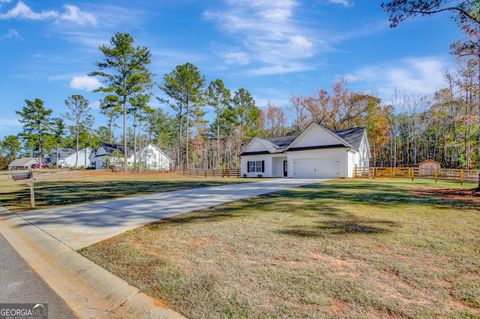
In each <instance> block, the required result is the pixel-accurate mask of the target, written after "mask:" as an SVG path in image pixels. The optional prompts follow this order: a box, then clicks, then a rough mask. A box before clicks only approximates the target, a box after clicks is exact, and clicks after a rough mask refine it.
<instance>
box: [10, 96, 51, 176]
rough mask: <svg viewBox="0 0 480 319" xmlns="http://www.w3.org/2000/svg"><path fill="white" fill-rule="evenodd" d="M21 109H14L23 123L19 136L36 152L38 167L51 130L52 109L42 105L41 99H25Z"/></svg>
mask: <svg viewBox="0 0 480 319" xmlns="http://www.w3.org/2000/svg"><path fill="white" fill-rule="evenodd" d="M25 104H26V105H25V106H23V107H22V110H21V111H16V113H17V114H18V115H19V116H20V119H19V121H20V123H22V124H23V132H21V133H20V134H19V136H20V137H21V138H22V139H23V140H24V141H25V142H26V144H27V146H28V147H30V149H31V150H32V152H36V153H37V155H38V160H39V163H40V167H41V164H42V156H43V152H44V149H45V144H46V142H47V138H48V136H49V134H50V132H51V127H52V119H51V114H52V110H51V109H49V108H46V107H45V106H44V102H43V101H42V100H41V99H38V98H37V99H35V100H33V101H32V100H25Z"/></svg>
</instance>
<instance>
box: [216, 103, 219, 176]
mask: <svg viewBox="0 0 480 319" xmlns="http://www.w3.org/2000/svg"><path fill="white" fill-rule="evenodd" d="M216 155H217V156H216V158H217V160H216V161H217V163H215V166H217V167H219V165H218V162H220V161H219V159H220V116H219V111H218V109H217V154H216Z"/></svg>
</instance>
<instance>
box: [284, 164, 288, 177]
mask: <svg viewBox="0 0 480 319" xmlns="http://www.w3.org/2000/svg"><path fill="white" fill-rule="evenodd" d="M287 175H288V165H287V161H283V177H287Z"/></svg>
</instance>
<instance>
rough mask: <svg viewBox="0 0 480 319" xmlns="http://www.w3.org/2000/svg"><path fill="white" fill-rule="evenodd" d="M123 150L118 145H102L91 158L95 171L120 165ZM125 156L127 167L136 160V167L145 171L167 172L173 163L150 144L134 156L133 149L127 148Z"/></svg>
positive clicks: (156, 147)
mask: <svg viewBox="0 0 480 319" xmlns="http://www.w3.org/2000/svg"><path fill="white" fill-rule="evenodd" d="M124 150H125V148H124V147H123V145H120V144H110V143H102V144H101V145H100V147H99V148H98V149H97V150H96V151H95V152H94V153H93V154H92V156H91V160H92V161H93V162H94V165H95V169H105V168H107V167H108V166H109V165H112V166H117V165H122V162H123V155H124ZM115 153H116V154H115ZM116 155H117V156H116ZM127 156H128V158H127V164H128V166H129V167H131V166H133V165H134V161H135V160H136V163H137V165H139V166H140V167H141V168H143V169H147V170H156V171H168V170H170V169H171V168H172V166H173V163H174V162H173V160H172V159H171V158H170V157H169V156H168V155H167V154H166V153H165V152H164V151H163V150H161V149H160V148H159V147H158V146H156V145H154V144H152V143H150V144H148V145H146V146H145V147H142V148H141V149H139V150H137V152H136V153H135V155H134V152H133V149H131V148H128V149H127Z"/></svg>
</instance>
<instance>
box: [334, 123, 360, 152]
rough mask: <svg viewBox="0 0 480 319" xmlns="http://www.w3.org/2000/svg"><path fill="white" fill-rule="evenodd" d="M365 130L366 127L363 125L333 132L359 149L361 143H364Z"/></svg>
mask: <svg viewBox="0 0 480 319" xmlns="http://www.w3.org/2000/svg"><path fill="white" fill-rule="evenodd" d="M363 132H365V128H363V127H352V128H347V129H345V130H339V131H334V132H333V133H335V134H337V135H338V136H340V137H341V138H343V139H344V140H345V141H347V142H348V143H349V144H350V145H352V146H353V147H354V148H355V149H357V150H358V149H359V148H360V143H362V138H363Z"/></svg>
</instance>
